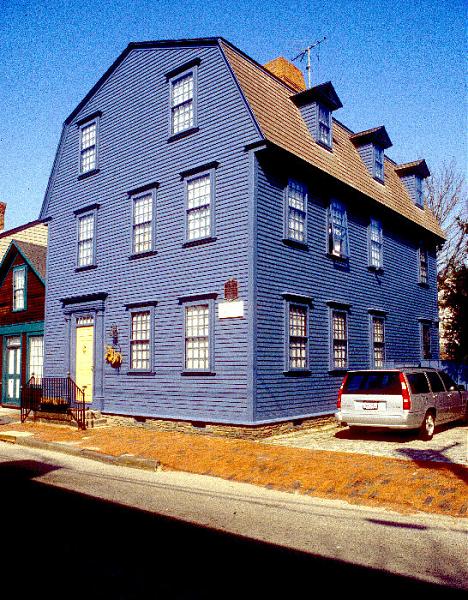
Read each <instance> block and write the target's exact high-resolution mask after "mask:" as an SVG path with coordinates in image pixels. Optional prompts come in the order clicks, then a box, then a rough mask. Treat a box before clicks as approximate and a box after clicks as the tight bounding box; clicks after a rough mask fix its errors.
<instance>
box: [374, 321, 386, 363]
mask: <svg viewBox="0 0 468 600" xmlns="http://www.w3.org/2000/svg"><path fill="white" fill-rule="evenodd" d="M372 353H373V364H374V367H376V368H380V367H383V366H384V362H385V320H384V318H383V317H372Z"/></svg>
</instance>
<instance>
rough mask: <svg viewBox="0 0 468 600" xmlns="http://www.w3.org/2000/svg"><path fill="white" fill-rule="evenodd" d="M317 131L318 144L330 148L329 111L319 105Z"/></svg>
mask: <svg viewBox="0 0 468 600" xmlns="http://www.w3.org/2000/svg"><path fill="white" fill-rule="evenodd" d="M318 129H319V131H318V139H319V142H321V143H322V144H324V145H325V146H327V147H328V148H331V111H330V110H329V109H328V108H327V107H325V106H323V105H321V104H319V105H318Z"/></svg>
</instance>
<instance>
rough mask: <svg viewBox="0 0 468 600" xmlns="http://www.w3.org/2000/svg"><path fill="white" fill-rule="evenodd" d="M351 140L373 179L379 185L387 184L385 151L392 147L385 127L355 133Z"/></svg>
mask: <svg viewBox="0 0 468 600" xmlns="http://www.w3.org/2000/svg"><path fill="white" fill-rule="evenodd" d="M350 139H351V141H352V142H353V144H354V145H355V146H356V149H357V151H358V152H359V155H360V156H361V159H362V162H363V163H364V164H365V165H366V167H367V170H368V171H369V173H370V174H371V175H372V177H373V178H374V179H375V180H376V181H378V182H379V183H382V184H383V183H385V157H384V150H385V149H386V148H390V146H391V145H392V142H391V140H390V138H389V137H388V133H387V131H386V130H385V127H384V126H381V127H375V128H374V129H366V131H361V132H360V133H354V134H353V135H351V138H350Z"/></svg>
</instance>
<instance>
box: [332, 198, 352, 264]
mask: <svg viewBox="0 0 468 600" xmlns="http://www.w3.org/2000/svg"><path fill="white" fill-rule="evenodd" d="M328 252H329V254H331V255H332V256H336V257H339V258H347V257H348V255H349V247H348V220H347V217H346V209H345V207H344V206H343V204H342V203H341V202H338V201H337V200H332V202H331V204H330V208H329V210H328Z"/></svg>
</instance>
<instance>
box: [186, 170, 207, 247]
mask: <svg viewBox="0 0 468 600" xmlns="http://www.w3.org/2000/svg"><path fill="white" fill-rule="evenodd" d="M211 193H212V190H211V176H210V175H209V174H207V175H202V176H200V177H196V178H194V179H190V180H189V181H187V222H186V231H187V240H188V241H192V240H198V239H201V238H206V237H209V236H210V235H211Z"/></svg>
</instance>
